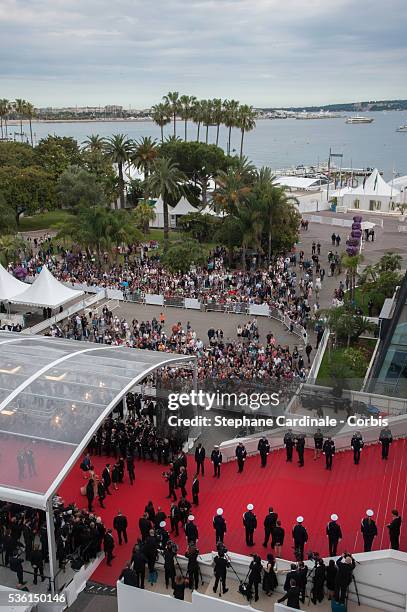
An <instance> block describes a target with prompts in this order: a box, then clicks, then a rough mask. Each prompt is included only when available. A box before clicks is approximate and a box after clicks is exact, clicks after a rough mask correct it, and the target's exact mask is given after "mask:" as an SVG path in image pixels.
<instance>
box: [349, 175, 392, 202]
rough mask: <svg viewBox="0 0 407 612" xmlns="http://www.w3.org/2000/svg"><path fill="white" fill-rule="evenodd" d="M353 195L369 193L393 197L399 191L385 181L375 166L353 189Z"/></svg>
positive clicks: (370, 194)
mask: <svg viewBox="0 0 407 612" xmlns="http://www.w3.org/2000/svg"><path fill="white" fill-rule="evenodd" d="M351 193H353V195H369V196H376V197H391V196H393V197H395V196H396V195H398V194H399V193H400V192H399V191H398V189H396V188H394V187H392V186H391V185H390V184H389V183H386V181H385V180H384V178H383V177H382V175H381V174H380V172H379V171H378V169H377V168H375V169H374V170H373V172H372V174H371V175H370V176H368V177H367V179H366V180H365V181H364V182H363V183H361V184H360V185H359V186H358V187H356V188H355V189H352V192H351Z"/></svg>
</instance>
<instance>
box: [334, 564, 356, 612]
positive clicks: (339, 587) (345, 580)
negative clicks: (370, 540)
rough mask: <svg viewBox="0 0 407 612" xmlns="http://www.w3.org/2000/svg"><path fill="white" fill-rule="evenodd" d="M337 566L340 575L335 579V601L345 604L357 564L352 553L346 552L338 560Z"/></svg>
mask: <svg viewBox="0 0 407 612" xmlns="http://www.w3.org/2000/svg"><path fill="white" fill-rule="evenodd" d="M336 565H337V567H338V573H337V574H336V578H335V601H336V602H338V603H341V604H344V603H345V601H346V594H347V592H348V588H349V585H350V583H351V582H352V576H353V570H354V569H355V567H356V562H355V560H354V558H353V557H352V555H351V554H350V553H347V552H344V553H343V555H341V556H340V557H339V559H338V560H337V562H336Z"/></svg>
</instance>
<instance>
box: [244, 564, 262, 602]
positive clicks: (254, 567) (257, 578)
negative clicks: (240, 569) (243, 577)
mask: <svg viewBox="0 0 407 612" xmlns="http://www.w3.org/2000/svg"><path fill="white" fill-rule="evenodd" d="M262 571H263V567H262V564H261V559H260V557H259V555H253V561H252V562H251V563H250V566H249V579H248V582H247V599H248V601H250V600H251V598H252V588H253V587H254V601H258V600H259V584H260V582H261V574H262Z"/></svg>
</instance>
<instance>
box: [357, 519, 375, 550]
mask: <svg viewBox="0 0 407 612" xmlns="http://www.w3.org/2000/svg"><path fill="white" fill-rule="evenodd" d="M373 514H374V512H373V510H370V509H369V510H366V517H365V518H364V519H363V520H362V524H361V528H360V530H361V532H362V535H363V542H364V549H363V550H364V552H370V551H371V550H372V545H373V540H374V539H375V537H376V536H377V525H376V523H375V521H374V520H373V518H372V516H373Z"/></svg>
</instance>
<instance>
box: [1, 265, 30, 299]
mask: <svg viewBox="0 0 407 612" xmlns="http://www.w3.org/2000/svg"><path fill="white" fill-rule="evenodd" d="M27 287H29V285H27V283H22V282H21V281H19V280H18V279H17V278H14V276H13V275H12V274H10V273H9V272H7V270H6V269H5V268H3V266H2V265H1V264H0V300H6V301H9V300H11V298H12V297H14V296H15V295H20V294H21V293H22V292H23V291H25V290H26V289H27Z"/></svg>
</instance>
